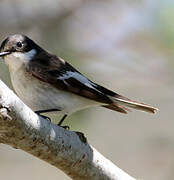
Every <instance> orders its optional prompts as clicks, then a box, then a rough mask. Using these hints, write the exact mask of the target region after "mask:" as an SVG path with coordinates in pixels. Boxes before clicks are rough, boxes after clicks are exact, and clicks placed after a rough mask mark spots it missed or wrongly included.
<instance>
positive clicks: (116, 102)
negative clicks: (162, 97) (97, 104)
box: [107, 94, 158, 114]
mask: <svg viewBox="0 0 174 180" xmlns="http://www.w3.org/2000/svg"><path fill="white" fill-rule="evenodd" d="M110 98H111V99H112V101H113V104H111V105H110V106H107V108H109V109H112V110H116V111H118V110H117V109H118V108H121V109H122V111H130V110H129V109H128V108H126V107H129V108H133V109H137V110H141V111H145V112H149V113H153V114H154V113H156V112H157V110H158V109H157V108H154V107H152V106H150V105H147V104H144V103H139V102H137V101H133V100H131V99H128V98H126V97H124V96H121V95H118V94H116V95H115V96H110ZM114 108H115V109H114ZM119 110H120V109H119ZM119 112H120V111H119Z"/></svg>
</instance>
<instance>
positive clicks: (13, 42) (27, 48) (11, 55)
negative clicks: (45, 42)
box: [0, 34, 41, 68]
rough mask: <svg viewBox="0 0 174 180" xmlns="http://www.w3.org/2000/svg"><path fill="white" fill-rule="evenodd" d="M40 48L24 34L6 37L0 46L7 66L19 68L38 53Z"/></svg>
mask: <svg viewBox="0 0 174 180" xmlns="http://www.w3.org/2000/svg"><path fill="white" fill-rule="evenodd" d="M40 50H41V48H40V47H39V46H38V45H37V44H36V43H34V42H33V41H32V40H31V39H29V38H28V37H27V36H25V35H21V34H15V35H11V36H9V37H7V38H6V39H5V40H4V41H3V42H2V44H1V46H0V57H2V58H3V59H4V61H5V63H6V64H7V65H8V66H9V68H19V66H20V65H22V64H26V63H28V62H29V61H30V60H32V59H33V58H34V56H36V55H37V53H39V51H40Z"/></svg>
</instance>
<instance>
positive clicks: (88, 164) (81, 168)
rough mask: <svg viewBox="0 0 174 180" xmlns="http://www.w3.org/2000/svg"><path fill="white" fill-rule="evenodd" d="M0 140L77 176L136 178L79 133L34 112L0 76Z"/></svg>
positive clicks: (90, 179) (93, 179)
mask: <svg viewBox="0 0 174 180" xmlns="http://www.w3.org/2000/svg"><path fill="white" fill-rule="evenodd" d="M0 143H4V144H8V145H10V146H12V147H14V148H19V149H22V150H24V151H26V152H28V153H30V154H32V155H34V156H36V157H38V158H40V159H42V160H44V161H46V162H48V163H49V164H52V165H53V166H55V167H57V168H59V169H61V170H62V171H63V172H65V173H66V174H67V175H68V176H70V177H71V178H72V179H76V180H82V179H83V180H106V179H107V180H111V179H112V180H135V179H134V178H132V177H131V176H129V175H128V174H126V173H125V172H123V171H122V170H121V169H119V168H118V167H116V166H115V165H114V164H113V163H112V162H111V161H109V160H108V159H106V158H105V157H104V156H102V155H101V154H100V153H99V152H97V150H96V149H94V148H93V147H91V146H90V145H89V144H88V143H87V142H86V139H85V138H84V136H83V135H82V133H76V132H73V131H68V130H65V129H63V128H61V127H58V126H57V125H55V124H52V123H51V122H49V121H48V120H45V119H43V118H41V117H39V116H38V115H37V114H35V113H34V112H33V111H32V110H31V109H30V108H29V107H28V106H26V105H25V104H24V103H23V102H22V101H21V100H20V99H19V98H18V97H17V96H16V95H15V94H14V93H13V91H11V90H10V89H9V88H8V87H7V86H6V85H5V84H4V83H3V82H2V81H1V80H0Z"/></svg>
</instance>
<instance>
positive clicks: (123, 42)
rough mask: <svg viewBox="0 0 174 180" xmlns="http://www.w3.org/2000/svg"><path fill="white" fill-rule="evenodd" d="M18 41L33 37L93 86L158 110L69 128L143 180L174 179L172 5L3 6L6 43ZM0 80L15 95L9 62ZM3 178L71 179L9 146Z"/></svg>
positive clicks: (0, 168) (93, 116)
mask: <svg viewBox="0 0 174 180" xmlns="http://www.w3.org/2000/svg"><path fill="white" fill-rule="evenodd" d="M14 33H24V34H26V35H28V36H29V37H31V38H32V39H34V40H35V41H36V42H37V43H38V44H40V45H41V46H42V47H43V48H45V49H47V50H49V51H51V52H53V53H55V54H57V55H58V56H61V57H62V58H64V59H66V60H67V61H68V62H70V63H71V64H72V65H74V66H76V67H77V69H79V70H80V71H81V72H83V73H84V74H85V75H86V76H87V77H88V78H90V79H91V80H94V81H95V82H97V83H100V84H101V85H104V86H105V87H107V88H110V89H111V90H115V91H116V92H117V93H120V94H122V95H125V96H127V97H130V98H133V99H136V100H139V101H143V102H146V103H148V104H152V105H154V106H156V107H158V108H159V109H160V111H159V112H158V113H157V114H156V115H151V114H147V113H142V112H137V111H134V112H132V113H129V114H128V115H122V114H119V113H117V112H113V111H110V110H107V109H104V108H93V109H87V110H84V111H81V112H78V113H75V114H73V115H72V116H70V117H69V118H67V119H66V122H65V123H66V125H69V126H70V127H71V130H78V131H81V132H84V134H85V135H86V136H87V138H88V141H89V143H90V144H91V145H92V146H94V147H95V148H96V149H97V150H98V151H99V152H101V153H102V154H103V155H104V156H105V157H107V158H108V159H110V160H112V161H113V163H115V164H116V165H117V166H119V167H120V168H121V169H123V170H125V171H126V172H128V173H129V174H130V175H132V176H134V177H136V178H137V179H143V180H145V179H148V180H164V179H165V180H173V179H174V156H173V154H174V130H173V128H174V119H173V117H174V112H173V108H174V60H173V59H174V51H173V49H174V1H173V0H165V1H164V0H107V1H106V0H93V1H90V0H49V1H48V0H1V1H0V41H2V40H3V39H4V38H6V37H7V36H8V35H9V34H14ZM0 79H2V80H3V81H4V82H5V83H6V84H8V85H9V86H10V87H11V84H10V79H9V75H8V69H7V67H6V66H5V65H4V63H3V62H0ZM58 118H60V117H58ZM56 121H58V119H57V120H56V119H55V122H56ZM0 177H1V179H5V180H11V179H13V180H18V179H25V180H31V179H32V180H38V179H42V180H47V179H52V180H57V179H61V180H69V179H70V178H69V177H67V176H66V175H65V174H64V173H63V172H61V171H59V170H57V169H56V168H54V167H52V166H51V165H49V164H47V163H45V162H44V161H41V160H39V159H37V158H35V157H33V156H31V155H29V154H27V153H25V152H23V151H21V150H16V149H13V148H11V147H9V146H6V145H3V144H2V145H0Z"/></svg>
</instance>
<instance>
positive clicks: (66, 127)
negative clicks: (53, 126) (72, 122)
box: [57, 114, 69, 129]
mask: <svg viewBox="0 0 174 180" xmlns="http://www.w3.org/2000/svg"><path fill="white" fill-rule="evenodd" d="M67 116H68V115H67V114H65V115H64V116H63V117H62V118H61V119H60V121H59V122H58V124H57V125H58V126H60V127H63V128H64V129H69V126H61V124H62V123H63V121H64V120H65V118H66V117H67Z"/></svg>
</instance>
